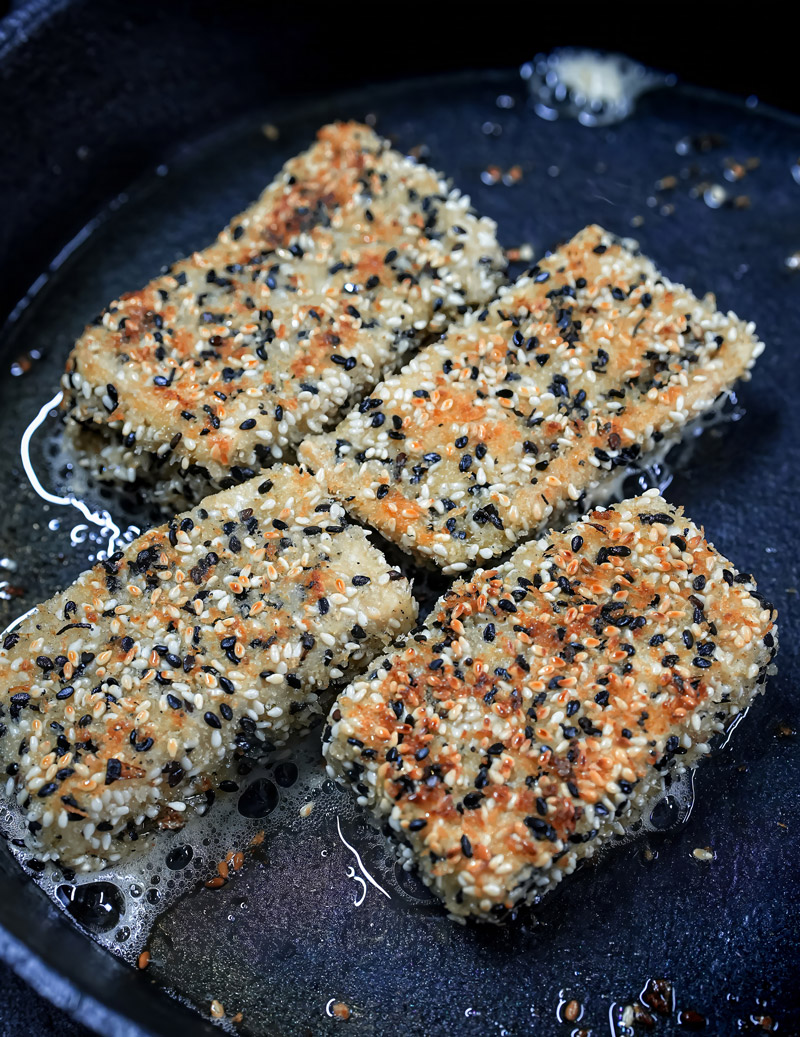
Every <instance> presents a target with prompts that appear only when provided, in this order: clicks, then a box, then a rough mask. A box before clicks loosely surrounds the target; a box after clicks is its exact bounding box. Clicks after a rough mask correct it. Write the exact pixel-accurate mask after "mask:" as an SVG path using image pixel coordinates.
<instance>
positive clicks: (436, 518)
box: [300, 226, 763, 573]
mask: <svg viewBox="0 0 800 1037" xmlns="http://www.w3.org/2000/svg"><path fill="white" fill-rule="evenodd" d="M754 332H755V327H754V325H753V324H752V323H747V324H746V323H745V322H743V321H741V320H739V319H738V318H737V317H736V316H735V315H734V314H732V313H728V314H723V313H720V312H718V311H717V310H716V304H715V300H714V297H713V296H711V295H707V296H705V297H704V298H702V299H698V298H696V297H695V296H694V295H693V294H692V293H691V292H690V291H688V289H686V288H684V287H683V286H682V285H679V284H672V283H671V282H670V281H668V280H667V279H666V278H665V277H664V276H663V275H661V274H660V273H659V272H658V270H657V269H656V268H655V267H654V265H653V264H652V263H651V262H650V260H649V259H647V258H646V257H644V256H643V255H641V253H640V252H639V251H638V249H637V248H636V247H635V245H634V243H632V242H626V241H622V240H619V239H617V238H615V237H614V236H612V235H611V234H609V233H607V232H606V231H604V230H603V229H602V228H601V227H598V226H590V227H587V228H585V229H584V230H582V231H581V232H580V233H579V234H578V235H576V237H574V238H573V239H572V240H571V241H570V242H569V243H568V244H567V245H565V246H564V247H563V248H560V249H558V250H557V251H555V252H554V253H552V254H551V255H549V256H548V257H547V258H546V259H544V260H542V262H541V263H539V264H537V265H536V266H534V267H533V268H532V269H531V270H529V271H528V272H527V273H526V274H525V275H524V276H522V277H521V278H520V279H519V280H517V281H516V282H515V283H514V284H511V285H509V286H507V287H504V288H501V289H500V291H499V294H498V296H497V298H496V299H495V300H494V301H493V302H492V303H491V304H490V305H489V306H487V307H486V308H485V309H483V310H482V311H481V312H479V313H471V314H468V315H466V316H465V317H464V318H463V319H461V320H460V321H459V322H457V323H456V324H454V325H453V326H452V327H451V329H450V330H449V331H448V332H447V334H446V335H445V336H444V337H443V338H442V340H441V341H439V342H436V343H435V344H432V345H429V346H427V347H426V348H425V349H423V350H422V351H421V352H420V353H418V354H417V355H416V356H415V357H414V358H413V359H412V360H411V361H410V362H409V363H408V364H407V365H406V366H405V367H404V368H403V369H402V371H400V372H399V373H398V374H395V375H391V376H389V377H388V378H386V379H385V380H384V381H383V382H382V383H381V384H380V385H378V386H377V387H376V388H375V389H373V391H372V393H371V394H370V395H369V396H368V397H366V398H365V399H363V400H362V401H361V403H360V405H359V406H358V407H357V408H356V409H355V410H353V411H351V413H350V414H349V415H348V416H347V417H346V418H345V419H344V420H343V421H342V422H341V424H340V425H339V426H338V427H337V428H336V429H335V430H333V431H331V432H329V433H327V434H325V435H322V436H316V437H313V438H311V439H309V440H307V441H306V442H305V443H304V444H303V446H302V448H301V451H300V456H301V458H302V459H303V460H304V461H305V462H306V463H308V464H309V465H311V466H313V467H314V468H315V469H316V470H317V471H318V472H321V473H324V478H325V479H326V481H327V485H328V486H329V488H330V489H331V491H332V492H334V493H335V494H337V496H338V497H339V498H340V499H346V500H347V502H348V507H350V508H352V509H353V511H354V513H355V514H357V515H358V516H359V517H360V518H361V519H362V520H363V521H365V522H367V523H369V524H370V525H372V526H374V527H375V528H376V529H378V530H380V532H381V533H382V534H383V535H384V536H385V537H387V538H388V539H390V540H392V541H394V542H395V543H397V544H398V545H399V546H401V547H402V548H404V549H405V550H406V551H409V552H411V553H412V554H413V555H415V556H416V558H417V560H419V561H423V562H428V563H430V562H434V563H435V564H436V565H438V566H441V567H442V569H443V571H444V572H446V573H458V572H463V571H464V570H466V569H467V568H471V567H472V566H474V565H475V564H480V563H481V562H483V561H486V560H488V559H491V558H493V557H495V556H497V555H499V554H502V553H503V552H505V551H507V550H508V549H509V548H511V547H513V546H514V544H516V543H517V541H519V540H525V539H526V538H528V537H530V536H532V535H536V534H538V533H540V532H541V531H542V530H543V529H544V528H545V527H546V526H547V525H548V524H553V523H555V522H559V521H566V520H567V519H569V518H573V517H576V516H577V515H579V514H581V513H582V512H583V511H585V510H586V509H587V508H588V507H590V506H592V505H593V504H596V503H601V502H603V501H605V500H607V499H608V498H609V496H610V493H611V492H612V490H613V488H614V486H615V484H616V482H617V478H618V476H619V473H620V472H621V471H622V472H624V470H625V468H626V467H627V466H629V465H630V464H632V463H633V462H637V461H639V460H640V459H641V458H644V457H646V456H647V455H648V454H649V453H652V452H653V451H657V450H663V449H664V448H665V446H666V445H667V444H668V443H671V442H675V441H677V440H678V439H679V438H680V435H681V432H682V431H684V430H685V429H686V427H687V426H689V425H690V424H691V423H692V422H693V421H695V420H696V419H697V418H698V416H699V415H701V414H702V413H703V412H704V411H707V410H708V409H709V408H711V407H712V405H714V403H715V401H718V399H719V398H720V395H721V394H724V393H726V392H727V391H728V390H729V389H730V388H731V387H732V386H733V384H734V383H735V382H736V381H737V379H746V378H748V377H749V370H750V368H751V367H752V365H753V364H754V362H755V360H756V358H757V357H758V356H759V355H760V353H761V352H762V350H763V345H762V343H760V342H759V341H758V339H757V338H756V337H755V334H754Z"/></svg>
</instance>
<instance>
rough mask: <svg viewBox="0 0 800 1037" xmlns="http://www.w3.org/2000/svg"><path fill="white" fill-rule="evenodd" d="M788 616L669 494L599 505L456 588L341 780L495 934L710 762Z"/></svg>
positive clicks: (365, 687) (351, 714)
mask: <svg viewBox="0 0 800 1037" xmlns="http://www.w3.org/2000/svg"><path fill="white" fill-rule="evenodd" d="M678 531H679V532H678ZM676 539H679V540H680V544H677V543H676V542H675V541H676ZM701 573H702V574H703V580H704V582H703V584H702V587H699V585H698V575H699V574H701ZM775 615H776V614H775V610H774V608H772V606H770V605H769V604H768V603H766V602H765V599H763V598H762V596H761V595H759V593H758V591H756V590H755V588H754V581H753V578H752V576H751V575H750V574H749V573H748V574H739V573H736V571H735V570H733V569H732V568H731V567H730V563H729V562H727V560H726V559H724V558H722V557H721V556H720V555H719V554H718V553H717V552H716V551H715V550H714V549H713V547H711V545H710V544H709V543H708V542H707V541H706V540H705V538H704V536H703V534H702V531H701V530H699V529H698V528H697V527H696V526H695V525H693V523H691V522H690V521H689V520H688V519H686V518H685V517H684V516H683V515H682V513H681V512H680V510H675V509H672V508H670V507H669V506H668V505H667V504H666V502H664V501H663V500H662V499H661V498H660V497H659V495H658V493H657V491H655V490H651V491H647V492H646V493H645V494H644V495H642V496H641V497H638V498H635V499H633V500H629V501H623V502H621V503H620V504H615V505H614V507H613V508H606V509H595V510H594V511H592V512H590V513H589V514H588V515H586V516H585V517H584V518H583V519H582V520H579V521H577V522H575V523H574V524H572V525H571V526H568V527H567V528H566V529H564V530H562V531H560V532H557V531H551V532H550V533H549V534H548V535H547V536H546V537H544V538H542V539H541V540H539V541H537V542H534V543H532V544H528V545H526V546H523V547H520V548H518V549H517V550H516V552H514V554H513V555H512V556H511V557H510V559H509V560H508V561H507V562H505V563H503V564H502V565H501V566H499V567H498V568H492V569H484V570H479V571H477V572H476V573H474V574H473V575H472V576H471V577H469V578H466V579H464V580H462V581H460V582H458V583H456V584H455V585H453V586H452V587H451V588H450V589H449V590H448V591H447V592H446V593H445V594H444V595H443V597H442V598H440V600H439V602H438V603H437V604H436V606H435V607H434V609H433V611H432V612H431V613H430V615H429V617H428V619H427V620H426V622H425V624H424V626H423V627H421V628H420V629H419V630H418V631H417V632H416V633H415V634H414V635H413V636H412V637H410V638H409V639H408V640H406V641H405V642H404V643H403V644H401V645H400V646H399V647H398V648H397V649H396V651H395V652H394V653H393V654H390V655H388V656H387V657H385V658H384V659H382V660H380V661H379V662H378V663H373V665H372V668H371V670H370V671H369V673H368V675H367V676H366V677H365V678H363V679H362V680H357V681H355V682H354V683H353V684H351V685H350V686H349V687H348V688H346V689H345V691H343V692H342V693H341V694H340V695H339V698H338V700H337V702H336V705H335V707H334V708H333V710H332V712H331V714H330V716H329V720H328V726H327V727H326V730H325V735H324V739H323V742H324V744H323V752H324V754H325V757H326V760H327V763H328V773H329V774H330V775H331V776H332V777H338V778H339V779H340V780H341V781H343V782H344V783H346V784H350V785H351V786H352V787H353V790H354V793H355V795H356V797H357V800H358V803H359V805H360V806H362V807H366V808H367V809H369V810H371V811H373V812H374V813H376V814H377V815H378V816H379V817H380V818H381V819H382V820H384V821H385V823H386V826H387V827H386V831H387V833H388V834H389V835H390V836H392V837H393V838H394V839H395V840H396V841H397V842H399V843H400V844H401V845H402V846H403V847H404V851H403V852H404V854H405V859H407V860H408V861H409V862H411V861H413V862H414V863H416V866H417V867H418V869H419V870H420V872H421V873H422V876H423V878H424V880H425V882H426V884H427V885H429V886H430V887H431V889H432V890H434V892H435V893H436V894H437V895H438V896H440V897H441V898H442V899H443V900H444V901H445V904H446V906H447V909H448V911H449V912H450V913H451V914H452V915H455V916H458V917H462V916H465V915H477V916H479V917H482V918H487V919H490V920H498V919H499V918H501V917H503V916H505V915H506V914H507V913H508V912H509V911H512V910H514V908H515V907H516V906H518V905H521V904H524V903H526V902H530V901H531V900H532V899H537V900H538V899H539V898H540V897H541V896H543V895H544V894H545V893H547V891H548V890H550V889H552V888H554V887H555V886H556V885H557V884H558V882H559V881H560V879H561V878H562V877H563V875H565V874H570V873H571V872H572V871H573V870H574V869H575V867H576V866H577V865H578V863H579V862H580V861H581V859H583V858H584V857H587V856H591V855H592V854H593V853H594V852H595V851H596V850H597V849H598V848H599V847H600V846H602V845H603V843H604V842H605V841H606V840H608V839H609V838H611V837H612V836H613V835H614V833H615V832H616V831H617V830H618V825H619V824H626V825H628V824H630V823H631V822H632V821H635V820H636V819H637V818H639V817H641V816H642V815H643V814H645V813H646V812H647V811H648V810H649V809H651V807H652V803H653V801H654V799H655V798H657V797H658V796H659V795H660V793H661V789H662V778H663V775H664V774H666V773H669V772H671V771H672V770H673V769H674V768H683V767H686V766H692V765H693V764H694V763H696V762H697V760H699V759H700V758H701V757H702V756H703V755H705V754H706V753H708V752H709V751H710V745H709V742H710V741H711V739H712V738H713V737H714V736H715V735H717V734H719V733H721V732H724V731H725V730H726V725H727V723H728V722H729V720H730V719H731V718H732V717H733V716H734V715H736V714H737V713H738V712H740V711H741V710H742V709H744V708H745V707H746V706H747V705H748V704H749V702H750V701H751V700H752V698H753V696H754V695H755V694H756V692H758V691H760V690H761V689H762V688H763V685H764V681H765V680H766V675H767V672H768V669H769V666H770V661H771V659H772V658H773V656H774V653H775V651H776V650H777V637H776V629H775ZM693 631H694V632H693ZM699 662H702V663H703V664H704V665H702V666H698V663H699ZM705 664H708V665H705ZM707 852H708V853H709V854H711V851H710V850H709V851H707ZM711 856H713V854H711ZM709 859H710V858H709ZM659 991H660V992H661V995H663V994H664V991H663V990H662V988H661V987H659V986H658V985H656V986H655V987H653V988H652V989H651V991H650V993H651V994H652V996H653V997H654V998H655V997H656V995H659ZM659 996H660V995H659ZM648 1003H649V1002H648ZM651 1007H654V1004H651Z"/></svg>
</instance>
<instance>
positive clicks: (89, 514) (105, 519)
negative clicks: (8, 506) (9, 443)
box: [19, 391, 140, 561]
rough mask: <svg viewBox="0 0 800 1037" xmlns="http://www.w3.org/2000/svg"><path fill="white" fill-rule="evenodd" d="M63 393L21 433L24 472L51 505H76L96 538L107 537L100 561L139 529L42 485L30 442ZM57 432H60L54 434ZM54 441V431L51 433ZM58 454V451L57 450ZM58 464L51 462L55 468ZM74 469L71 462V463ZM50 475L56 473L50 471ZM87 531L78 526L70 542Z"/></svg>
mask: <svg viewBox="0 0 800 1037" xmlns="http://www.w3.org/2000/svg"><path fill="white" fill-rule="evenodd" d="M63 397H64V394H63V392H60V391H59V392H57V393H56V395H55V396H54V397H53V398H52V399H51V400H48V401H47V403H45V404H44V405H43V406H42V407H41V408H40V409H39V412H38V414H37V415H36V417H35V418H34V419H33V421H32V422H31V423H30V424H29V425H28V427H27V428H26V429H25V431H24V432H23V434H22V440H21V442H20V448H19V453H20V459H21V461H22V467H23V469H24V471H25V475H26V476H27V477H28V481H29V482H30V484H31V487H32V488H33V490H34V491H35V493H36V494H37V495H38V496H39V497H41V498H42V500H44V501H47V503H48V504H57V505H61V506H63V507H72V508H75V509H76V510H77V511H78V512H80V514H81V515H83V517H84V518H85V519H86V522H87V523H90V524H91V525H93V526H96V527H97V529H98V530H99V532H98V533H97V534H95V537H94V539H95V540H98V541H99V542H102V541H105V540H107V541H108V543H107V544H106V546H105V547H104V548H101V549H100V550H98V551H97V553H96V555H95V558H96V559H97V561H102V560H103V559H104V558H108V556H109V555H111V554H113V553H114V551H116V550H117V548H118V547H119V546H124V543H130V541H131V540H133V539H134V538H135V537H136V536H137V535H138V534H139V532H140V529H139V527H138V526H128V527H127V529H126V530H125V532H124V533H123V531H122V529H121V528H120V526H119V525H117V523H116V522H115V521H114V519H113V518H112V517H111V515H110V513H109V512H108V511H106V510H102V511H100V510H94V509H92V508H91V507H90V505H89V504H87V503H86V501H84V500H82V499H81V498H80V497H78V496H76V495H75V494H74V493H72V492H69V493H67V494H66V495H65V496H62V495H59V494H55V493H51V492H50V491H49V490H47V489H45V487H44V485H43V484H42V481H41V479H40V478H39V475H38V474H37V472H36V469H35V466H34V463H33V461H32V460H31V442H32V440H33V437H34V435H35V433H36V432H37V431H38V430H39V429H40V428H41V427H42V425H44V423H45V422H46V421H47V420H48V419H50V420H53V418H54V412H55V411H57V409H58V406H59V405H60V403H61V400H62V399H63ZM55 434H56V435H57V434H58V433H57V432H56V433H55ZM51 441H52V434H51ZM54 453H55V451H54ZM54 467H55V465H51V468H54ZM69 467H70V469H71V467H72V466H71V465H69ZM50 475H51V476H52V475H53V472H52V471H51V473H50ZM87 530H88V526H87V525H85V524H83V523H81V524H79V525H77V526H75V527H74V528H73V530H72V532H71V534H70V541H71V542H72V545H73V546H76V545H77V544H79V543H82V542H83V540H85V539H86V538H85V535H84V534H85V533H86V531H87ZM89 561H94V558H92V557H91V556H90V558H89Z"/></svg>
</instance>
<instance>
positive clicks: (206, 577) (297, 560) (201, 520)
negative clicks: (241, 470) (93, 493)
mask: <svg viewBox="0 0 800 1037" xmlns="http://www.w3.org/2000/svg"><path fill="white" fill-rule="evenodd" d="M415 616H416V603H415V602H414V599H413V598H412V596H411V592H410V586H409V583H408V581H407V580H406V579H405V578H404V577H403V576H402V574H401V573H400V572H398V571H397V570H395V569H392V568H391V566H390V565H389V564H388V562H387V561H386V559H385V558H384V557H383V555H382V554H381V553H380V551H378V550H377V549H376V548H375V547H373V546H372V545H371V544H370V542H369V540H368V539H367V535H366V533H365V532H364V530H363V529H362V528H361V527H360V526H356V525H352V524H351V523H350V522H349V521H348V519H347V516H346V515H345V512H344V509H343V508H341V507H340V506H339V505H338V504H336V503H335V502H334V501H332V500H331V499H330V498H329V497H328V496H326V495H325V493H324V491H323V490H322V489H321V487H320V485H319V483H318V482H316V481H315V480H314V479H313V478H312V477H311V476H310V475H309V474H308V473H306V472H303V471H301V470H299V469H297V468H292V467H289V466H286V465H278V466H276V467H275V468H273V469H271V470H270V471H269V473H265V474H264V475H263V476H262V477H260V478H258V479H255V480H251V481H250V482H247V483H244V484H243V485H240V486H236V487H233V488H231V489H229V490H225V491H223V492H221V493H218V494H216V495H215V496H211V497H207V498H206V499H205V500H203V501H202V502H201V504H200V505H199V506H198V507H196V508H194V509H193V510H192V511H190V512H187V513H186V514H184V515H179V516H178V517H177V518H175V519H174V520H173V521H171V522H170V523H169V524H168V525H165V526H161V527H160V528H158V529H153V530H151V531H150V532H148V533H145V534H144V535H143V536H141V537H139V538H138V540H136V541H134V543H132V544H131V545H130V546H129V547H128V548H127V549H126V550H125V551H124V552H122V551H119V552H117V553H116V554H114V555H113V556H112V557H111V558H109V559H108V560H107V561H105V562H104V563H102V564H101V565H98V566H95V568H94V569H91V570H89V571H88V572H85V573H84V574H83V575H82V576H80V577H79V579H78V580H77V581H76V582H75V583H74V584H73V585H72V586H71V587H70V588H68V589H67V590H66V591H64V592H63V593H61V594H58V595H56V596H55V597H54V598H52V599H51V600H50V601H48V602H46V603H45V604H44V605H41V606H40V607H39V609H38V610H37V612H36V613H35V614H34V615H32V616H31V617H29V618H28V619H26V620H25V622H24V623H23V624H22V625H21V626H20V627H19V628H18V629H17V630H14V631H13V632H11V633H10V634H8V635H7V636H6V638H5V641H4V642H3V646H2V649H0V687H1V688H2V692H1V693H0V694H1V695H2V697H1V698H0V704H1V705H0V716H2V722H1V723H0V762H1V763H2V765H3V767H4V769H6V773H7V774H8V775H11V777H9V779H8V781H9V786H10V787H9V788H8V789H7V794H8V795H9V796H16V799H17V802H18V803H19V804H20V807H21V809H22V810H23V812H24V813H25V815H26V818H27V820H28V822H29V824H30V825H31V826H32V827H31V833H30V837H29V841H30V846H31V849H33V850H34V852H35V853H36V854H37V856H38V857H39V858H40V859H41V860H49V859H58V860H59V861H61V862H62V863H63V864H68V865H69V866H70V867H73V868H76V869H78V870H84V871H88V870H91V869H93V868H96V867H101V866H102V865H103V864H105V863H107V862H110V861H113V860H116V859H118V858H119V857H120V855H121V854H122V853H123V852H124V851H125V848H126V846H127V845H128V844H129V842H130V837H131V836H135V837H138V836H141V835H144V834H146V833H147V832H148V831H152V830H153V829H154V828H155V827H158V826H162V825H163V826H167V827H170V826H172V827H174V826H175V825H176V824H178V825H179V824H180V823H181V820H182V816H183V814H184V812H185V810H186V806H187V802H191V800H192V797H193V796H198V795H200V794H201V793H202V792H203V791H205V790H206V789H209V788H214V787H216V786H218V785H219V782H220V781H221V780H224V779H225V778H226V777H229V776H230V774H231V772H232V770H235V760H236V757H237V756H239V757H241V756H242V755H243V754H244V755H255V754H257V753H258V752H259V751H260V750H263V749H265V748H269V745H270V744H272V745H275V744H280V743H282V742H284V741H285V740H286V739H287V738H288V737H289V736H290V735H291V734H293V733H294V732H297V731H300V730H303V729H304V728H307V727H308V725H309V722H310V720H311V719H312V718H313V716H314V715H315V714H317V713H319V712H320V711H321V710H323V709H325V708H327V703H324V704H323V705H321V704H320V694H321V693H322V692H323V691H324V690H325V689H326V688H328V686H329V685H334V686H335V685H337V684H338V683H340V682H341V681H343V680H344V679H345V678H347V677H350V676H353V675H355V674H357V673H359V672H360V671H361V669H362V668H363V667H366V665H367V664H368V662H369V660H370V658H371V657H372V656H374V655H375V654H376V653H377V652H380V651H382V650H383V649H385V648H386V646H387V645H388V644H390V643H391V641H392V639H393V637H395V636H396V635H397V634H400V633H402V632H403V631H405V630H407V629H408V628H409V626H410V625H411V624H412V623H413V621H414V618H415ZM200 798H201V800H202V799H203V797H202V796H200ZM143 827H144V831H143V830H142V829H143Z"/></svg>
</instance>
